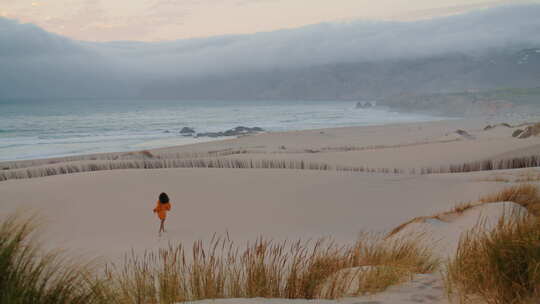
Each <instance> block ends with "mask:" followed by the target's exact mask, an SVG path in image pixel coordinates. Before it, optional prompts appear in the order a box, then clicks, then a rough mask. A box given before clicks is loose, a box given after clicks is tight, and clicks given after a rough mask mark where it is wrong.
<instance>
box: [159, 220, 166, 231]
mask: <svg viewBox="0 0 540 304" xmlns="http://www.w3.org/2000/svg"><path fill="white" fill-rule="evenodd" d="M161 232H165V219H162V220H161V225H160V226H159V233H161Z"/></svg>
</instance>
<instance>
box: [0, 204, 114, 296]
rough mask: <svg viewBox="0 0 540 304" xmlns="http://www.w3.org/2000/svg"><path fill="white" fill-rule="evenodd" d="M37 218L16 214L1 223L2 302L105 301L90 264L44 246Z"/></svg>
mask: <svg viewBox="0 0 540 304" xmlns="http://www.w3.org/2000/svg"><path fill="white" fill-rule="evenodd" d="M35 222H36V218H35V217H28V218H24V217H22V216H20V215H17V214H16V215H11V216H9V217H7V218H6V219H4V220H3V221H2V223H1V224H0V303H2V304H27V303H28V304H49V303H50V304H53V303H54V304H62V303H65V304H74V303H75V304H76V303H105V302H103V300H104V298H102V297H101V295H100V293H99V292H97V290H98V289H100V284H101V283H100V281H99V280H97V279H95V278H94V277H93V275H92V272H93V269H92V268H91V266H90V265H89V264H82V263H80V262H78V261H75V260H72V259H69V258H67V257H66V256H63V255H62V254H61V253H60V252H58V251H50V252H47V251H44V250H42V248H41V246H40V245H39V243H38V240H37V239H36V238H35V233H36V225H35Z"/></svg>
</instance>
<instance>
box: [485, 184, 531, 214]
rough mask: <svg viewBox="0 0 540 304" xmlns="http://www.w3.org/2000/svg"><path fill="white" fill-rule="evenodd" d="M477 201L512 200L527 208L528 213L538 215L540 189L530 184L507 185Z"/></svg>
mask: <svg viewBox="0 0 540 304" xmlns="http://www.w3.org/2000/svg"><path fill="white" fill-rule="evenodd" d="M479 201H480V203H494V202H514V203H516V204H519V205H521V206H523V207H525V208H527V210H528V211H529V212H530V213H532V214H534V215H537V216H539V215H540V191H539V190H538V187H537V186H535V185H531V184H522V185H518V186H513V187H508V188H506V189H504V190H502V191H500V192H498V193H495V194H492V195H487V196H483V197H481V198H480V200H479Z"/></svg>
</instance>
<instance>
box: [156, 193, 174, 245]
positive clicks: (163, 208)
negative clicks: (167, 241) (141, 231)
mask: <svg viewBox="0 0 540 304" xmlns="http://www.w3.org/2000/svg"><path fill="white" fill-rule="evenodd" d="M170 210H171V203H170V202H169V196H168V195H167V193H165V192H163V193H161V194H160V195H159V199H158V201H157V205H156V208H154V213H157V216H158V217H159V219H160V220H161V225H160V226H159V232H158V235H159V236H161V232H165V219H166V218H167V211H170Z"/></svg>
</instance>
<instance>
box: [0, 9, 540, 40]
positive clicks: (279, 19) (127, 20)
mask: <svg viewBox="0 0 540 304" xmlns="http://www.w3.org/2000/svg"><path fill="white" fill-rule="evenodd" d="M513 3H540V0H377V1H373V0H0V17H6V18H10V19H17V20H20V21H21V22H25V23H34V24H36V25H38V26H40V27H42V28H44V29H45V30H47V31H50V32H53V33H57V34H60V35H63V36H67V37H70V38H73V39H77V40H85V41H115V40H132V41H164V40H176V39H183V38H194V37H209V36H219V35H227V34H248V33H256V32H266V31H273V30H278V29H286V28H296V27H300V26H304V25H309V24H316V23H321V22H348V21H351V20H358V19H361V20H400V21H403V20H405V21H409V20H419V19H427V18H432V17H437V16H445V15H451V14H455V13H462V12H466V11H469V10H473V9H482V8H489V7H493V6H497V5H504V4H513Z"/></svg>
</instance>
